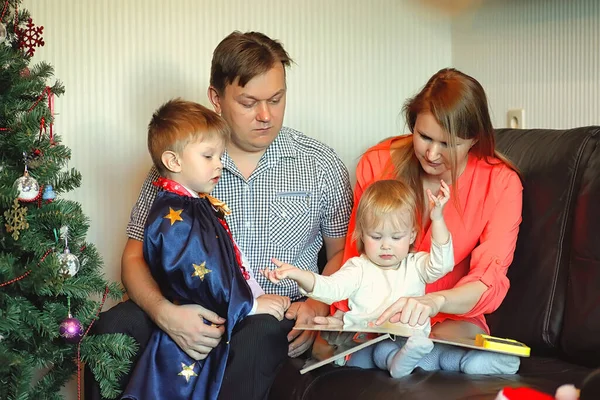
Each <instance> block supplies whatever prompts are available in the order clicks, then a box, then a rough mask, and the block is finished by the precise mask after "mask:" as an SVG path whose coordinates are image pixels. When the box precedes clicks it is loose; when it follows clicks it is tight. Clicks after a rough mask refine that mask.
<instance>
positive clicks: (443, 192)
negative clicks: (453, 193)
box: [427, 179, 450, 221]
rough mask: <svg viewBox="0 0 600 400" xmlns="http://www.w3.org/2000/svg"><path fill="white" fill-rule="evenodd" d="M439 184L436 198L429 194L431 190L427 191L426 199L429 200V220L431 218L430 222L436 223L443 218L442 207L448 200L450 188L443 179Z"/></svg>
mask: <svg viewBox="0 0 600 400" xmlns="http://www.w3.org/2000/svg"><path fill="white" fill-rule="evenodd" d="M440 183H441V186H440V192H439V193H438V195H437V196H434V195H433V193H431V190H429V189H427V197H428V198H429V203H430V208H431V212H430V213H429V218H431V220H432V221H437V220H439V219H442V218H443V217H444V215H443V211H444V206H445V205H446V203H447V202H448V200H450V188H449V187H448V185H447V184H446V182H444V180H443V179H442V180H440Z"/></svg>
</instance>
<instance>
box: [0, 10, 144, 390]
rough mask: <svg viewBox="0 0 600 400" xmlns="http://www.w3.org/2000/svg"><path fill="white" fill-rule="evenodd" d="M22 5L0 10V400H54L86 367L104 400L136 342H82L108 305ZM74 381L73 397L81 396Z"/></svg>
mask: <svg viewBox="0 0 600 400" xmlns="http://www.w3.org/2000/svg"><path fill="white" fill-rule="evenodd" d="M20 3H21V0H8V1H6V0H0V12H1V14H0V15H1V17H0V399H6V400H9V399H11V400H12V399H23V400H24V399H59V398H61V397H60V395H59V391H60V389H61V387H62V386H64V385H65V383H66V382H67V381H68V380H70V379H71V378H72V377H74V376H77V378H78V379H79V378H80V376H81V374H82V363H87V365H88V366H89V367H90V369H91V370H92V372H93V373H94V375H95V378H96V380H97V381H98V382H99V384H100V388H101V391H102V394H103V396H105V397H107V398H115V397H117V395H118V394H119V391H118V386H117V379H118V378H119V377H120V376H121V375H122V374H124V373H125V372H127V371H128V369H129V368H130V361H129V360H130V358H131V357H132V355H133V353H134V351H135V346H136V345H135V342H134V341H133V339H131V338H129V337H127V336H124V335H116V334H115V335H98V336H92V335H87V332H88V331H89V328H90V326H91V325H92V324H93V323H94V321H95V320H96V318H97V317H98V314H99V312H100V310H101V307H102V305H103V304H104V300H105V299H106V297H107V296H111V297H112V298H115V299H120V298H121V296H122V289H121V287H120V286H119V285H117V284H115V283H107V282H106V281H105V279H104V277H103V275H102V260H101V257H100V255H99V254H98V252H97V250H96V249H95V247H94V245H93V244H91V243H87V242H86V241H85V237H86V232H87V230H88V228H89V221H88V219H87V217H86V216H85V215H84V214H83V212H82V208H81V206H80V205H79V204H78V203H76V202H73V201H69V200H67V199H63V198H61V195H63V194H64V193H67V192H69V191H71V190H73V189H75V188H77V187H78V186H79V185H80V182H81V174H80V173H79V172H78V171H77V170H75V169H73V168H70V169H69V168H68V161H69V159H70V154H71V152H70V149H69V148H68V147H66V146H65V145H63V144H62V143H61V138H60V137H59V136H58V135H57V134H56V132H54V127H53V118H54V115H53V101H54V97H55V96H60V95H61V94H63V92H64V88H63V86H62V84H61V83H60V82H59V81H55V82H53V83H51V84H50V83H48V82H49V81H50V80H52V79H53V68H52V67H51V66H50V65H49V64H47V63H44V62H40V63H37V64H36V65H33V66H30V65H29V62H30V60H31V57H32V56H33V54H34V52H35V49H36V47H38V46H43V45H44V42H43V39H42V34H43V27H39V26H36V25H35V24H34V22H33V21H32V19H31V17H30V15H29V13H28V12H27V10H22V9H21V8H20V7H19V6H20ZM79 383H80V380H78V389H79V394H80V390H81V389H80V385H79Z"/></svg>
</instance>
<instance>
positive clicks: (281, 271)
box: [261, 258, 298, 284]
mask: <svg viewBox="0 0 600 400" xmlns="http://www.w3.org/2000/svg"><path fill="white" fill-rule="evenodd" d="M271 261H272V262H273V264H275V265H277V267H278V268H277V269H274V270H271V269H269V268H265V269H263V270H262V271H261V273H262V274H263V275H264V277H265V278H267V279H268V280H270V281H271V282H273V283H275V284H278V283H279V282H280V281H281V280H282V279H285V278H293V275H294V272H296V271H297V270H298V268H297V267H294V266H293V265H291V264H287V263H284V262H282V261H279V260H278V259H276V258H271Z"/></svg>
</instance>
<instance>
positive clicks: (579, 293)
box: [487, 127, 600, 366]
mask: <svg viewBox="0 0 600 400" xmlns="http://www.w3.org/2000/svg"><path fill="white" fill-rule="evenodd" d="M496 138H497V145H498V150H500V151H501V152H502V153H503V154H505V155H506V156H507V157H508V158H509V159H510V160H511V161H513V162H514V163H515V164H516V166H517V167H518V169H519V170H520V172H521V175H522V180H523V188H524V189H523V222H522V224H521V229H520V232H519V239H518V242H517V249H516V252H515V258H514V261H513V263H512V265H511V267H510V268H509V270H508V277H509V279H510V282H511V287H510V290H509V292H508V294H507V296H506V299H505V300H504V302H503V303H502V305H501V306H500V308H499V309H498V310H497V311H496V312H494V313H493V314H491V315H489V316H488V318H487V319H488V322H489V324H490V328H491V330H492V334H493V335H495V336H503V337H509V338H513V339H517V340H521V341H523V342H525V343H527V344H528V345H529V346H531V347H532V350H533V352H534V354H541V355H543V354H548V355H549V354H552V355H560V356H563V357H566V358H568V359H572V360H574V361H576V362H578V363H582V364H590V365H592V366H598V365H600V361H599V360H600V337H598V336H595V333H596V332H600V233H599V232H600V231H599V229H600V228H599V227H600V218H599V217H600V211H599V210H598V209H597V207H600V178H599V176H598V175H599V174H600V149H599V146H600V145H599V142H600V127H585V128H577V129H571V130H542V129H535V130H514V129H499V130H497V131H496ZM594 207H596V209H594Z"/></svg>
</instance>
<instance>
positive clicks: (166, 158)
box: [160, 150, 181, 173]
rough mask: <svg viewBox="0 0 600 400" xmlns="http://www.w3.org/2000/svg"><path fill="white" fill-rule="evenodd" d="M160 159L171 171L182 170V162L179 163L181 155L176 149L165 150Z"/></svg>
mask: <svg viewBox="0 0 600 400" xmlns="http://www.w3.org/2000/svg"><path fill="white" fill-rule="evenodd" d="M160 160H161V161H162V163H163V165H164V166H165V168H166V169H167V170H168V171H169V172H174V173H178V172H181V164H180V163H179V157H178V156H177V153H175V152H174V151H171V150H167V151H165V152H164V153H162V156H160Z"/></svg>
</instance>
